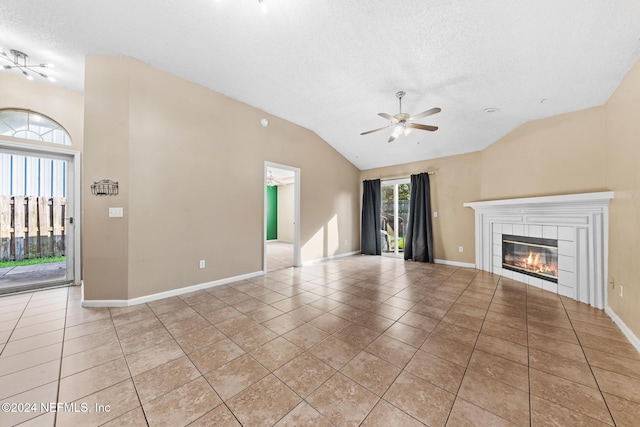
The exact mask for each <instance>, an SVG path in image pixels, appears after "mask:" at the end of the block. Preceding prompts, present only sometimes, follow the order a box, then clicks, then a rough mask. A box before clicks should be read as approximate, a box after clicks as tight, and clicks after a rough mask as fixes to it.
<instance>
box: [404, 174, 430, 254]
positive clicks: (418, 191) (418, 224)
mask: <svg viewBox="0 0 640 427" xmlns="http://www.w3.org/2000/svg"><path fill="white" fill-rule="evenodd" d="M431 228H432V227H431V192H430V189H429V174H428V173H421V174H418V175H411V199H410V201H409V219H408V220H407V233H406V235H405V243H404V259H406V260H408V259H413V260H414V261H420V262H433V231H432V230H431Z"/></svg>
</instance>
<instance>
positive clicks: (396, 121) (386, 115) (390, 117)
mask: <svg viewBox="0 0 640 427" xmlns="http://www.w3.org/2000/svg"><path fill="white" fill-rule="evenodd" d="M378 115H379V116H380V117H384V118H385V119H387V120H390V121H391V122H392V123H398V119H396V118H395V117H393V116H392V115H390V114H387V113H378Z"/></svg>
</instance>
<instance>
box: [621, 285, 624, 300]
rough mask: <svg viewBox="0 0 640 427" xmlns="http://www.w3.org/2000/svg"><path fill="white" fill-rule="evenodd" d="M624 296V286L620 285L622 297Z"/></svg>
mask: <svg viewBox="0 0 640 427" xmlns="http://www.w3.org/2000/svg"><path fill="white" fill-rule="evenodd" d="M622 297H624V286H622V285H620V298H622Z"/></svg>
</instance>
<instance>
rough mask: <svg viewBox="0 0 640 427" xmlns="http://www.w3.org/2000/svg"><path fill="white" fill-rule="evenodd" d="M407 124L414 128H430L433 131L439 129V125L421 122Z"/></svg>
mask: <svg viewBox="0 0 640 427" xmlns="http://www.w3.org/2000/svg"><path fill="white" fill-rule="evenodd" d="M407 126H408V127H410V128H413V129H421V130H430V131H432V132H433V131H434V130H438V126H429V125H421V124H419V123H409V124H408V125H407Z"/></svg>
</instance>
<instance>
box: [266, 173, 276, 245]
mask: <svg viewBox="0 0 640 427" xmlns="http://www.w3.org/2000/svg"><path fill="white" fill-rule="evenodd" d="M277 238H278V187H277V186H275V185H274V186H268V187H267V240H275V239H277Z"/></svg>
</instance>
